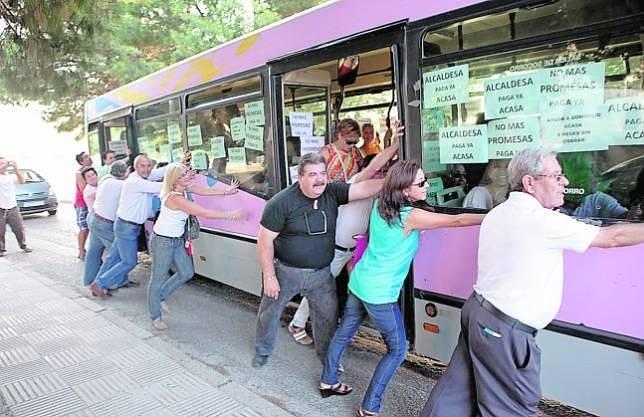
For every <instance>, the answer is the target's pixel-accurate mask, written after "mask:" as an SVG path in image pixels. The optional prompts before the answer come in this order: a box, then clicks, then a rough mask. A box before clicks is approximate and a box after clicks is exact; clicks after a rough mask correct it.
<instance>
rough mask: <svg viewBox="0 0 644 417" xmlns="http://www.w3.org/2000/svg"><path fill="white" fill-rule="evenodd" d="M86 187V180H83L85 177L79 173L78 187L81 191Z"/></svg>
mask: <svg viewBox="0 0 644 417" xmlns="http://www.w3.org/2000/svg"><path fill="white" fill-rule="evenodd" d="M85 185H87V184H86V183H85V179H84V178H83V176H82V175H81V173H80V172H77V173H76V186H77V187H78V189H79V190H81V191H82V190H84V189H85Z"/></svg>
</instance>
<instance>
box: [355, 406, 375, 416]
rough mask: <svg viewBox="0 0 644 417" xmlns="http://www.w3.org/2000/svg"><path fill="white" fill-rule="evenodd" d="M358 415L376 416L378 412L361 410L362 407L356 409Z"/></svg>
mask: <svg viewBox="0 0 644 417" xmlns="http://www.w3.org/2000/svg"><path fill="white" fill-rule="evenodd" d="M357 416H358V417H378V413H374V412H372V411H367V410H363V409H362V408H360V409H358V414H357Z"/></svg>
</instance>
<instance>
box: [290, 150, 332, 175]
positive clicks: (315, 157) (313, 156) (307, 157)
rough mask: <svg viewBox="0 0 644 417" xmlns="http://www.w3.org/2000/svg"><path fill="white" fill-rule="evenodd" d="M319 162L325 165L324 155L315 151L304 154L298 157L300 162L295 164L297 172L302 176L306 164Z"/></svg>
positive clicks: (317, 163)
mask: <svg viewBox="0 0 644 417" xmlns="http://www.w3.org/2000/svg"><path fill="white" fill-rule="evenodd" d="M319 164H323V165H324V166H326V160H325V159H324V157H323V156H322V155H320V154H319V153H317V152H311V153H307V154H304V155H302V157H301V158H300V163H299V164H298V166H297V173H298V174H299V175H300V176H303V175H304V167H305V166H307V165H319Z"/></svg>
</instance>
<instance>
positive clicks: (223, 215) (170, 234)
mask: <svg viewBox="0 0 644 417" xmlns="http://www.w3.org/2000/svg"><path fill="white" fill-rule="evenodd" d="M191 178H192V175H191V172H190V170H189V169H188V168H187V167H186V166H185V165H183V164H178V163H173V164H170V165H169V166H168V168H167V169H166V172H165V176H164V178H163V186H162V189H161V193H160V197H161V212H160V214H159V218H158V219H157V221H156V223H155V224H154V228H153V230H154V234H153V235H152V245H151V246H152V274H151V277H150V282H149V285H148V308H149V311H150V318H151V319H152V326H153V327H154V328H155V329H157V330H165V329H167V328H168V326H167V325H166V323H165V322H164V321H163V320H162V315H161V311H162V310H163V311H164V312H165V313H166V314H167V313H168V312H169V311H170V309H169V307H168V305H167V304H166V302H165V300H167V299H168V297H169V296H170V295H171V294H172V293H173V292H174V290H176V289H177V288H178V287H179V286H180V285H181V284H183V283H185V282H186V281H188V280H189V279H190V278H192V276H193V275H194V267H193V265H192V256H191V254H189V253H188V252H189V251H190V243H189V242H186V240H185V238H184V233H185V225H186V220H187V218H188V215H193V216H199V217H207V218H211V219H226V220H231V221H240V220H242V219H243V218H244V213H243V211H242V210H241V209H240V210H235V211H218V210H210V209H207V208H204V207H201V206H200V205H198V204H196V203H193V202H192V201H190V200H188V199H187V198H186V193H187V192H191V193H193V194H199V195H221V191H219V190H215V189H214V188H211V187H208V186H202V185H197V184H191ZM237 186H238V184H237V183H234V184H233V185H231V186H230V187H228V188H227V189H226V190H225V192H224V195H230V194H234V193H236V192H237ZM172 265H174V268H175V271H176V272H175V273H174V274H172V276H170V277H169V278H168V271H170V267H171V266H172Z"/></svg>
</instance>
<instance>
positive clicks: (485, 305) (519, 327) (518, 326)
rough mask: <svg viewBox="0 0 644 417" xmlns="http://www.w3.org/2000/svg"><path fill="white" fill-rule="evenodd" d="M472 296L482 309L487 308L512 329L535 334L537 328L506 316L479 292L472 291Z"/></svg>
mask: <svg viewBox="0 0 644 417" xmlns="http://www.w3.org/2000/svg"><path fill="white" fill-rule="evenodd" d="M474 298H475V299H476V301H477V302H478V303H479V304H480V305H481V307H482V308H483V309H484V310H487V311H488V312H489V313H490V314H492V315H493V316H494V317H496V318H497V319H499V320H501V321H502V322H504V323H505V324H507V325H509V326H510V327H512V328H513V329H517V330H521V331H522V332H524V333H528V334H531V335H532V336H536V335H537V329H535V328H534V327H532V326H528V325H527V324H525V323H522V322H520V321H519V320H517V319H515V318H512V317H510V316H508V315H507V314H505V313H504V312H502V311H501V310H499V309H498V308H496V307H494V305H493V304H492V303H491V302H489V301H488V300H486V299H485V297H483V296H482V295H481V294H479V293H477V292H474Z"/></svg>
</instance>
